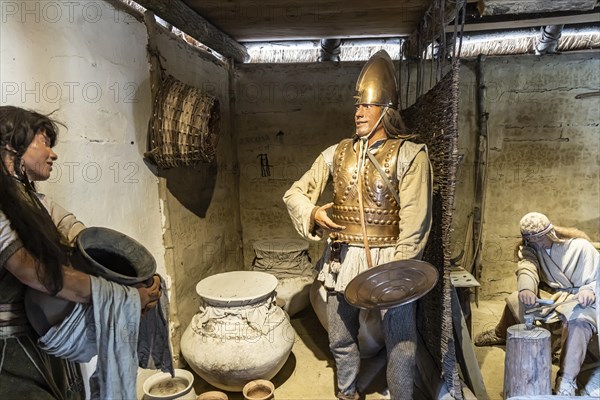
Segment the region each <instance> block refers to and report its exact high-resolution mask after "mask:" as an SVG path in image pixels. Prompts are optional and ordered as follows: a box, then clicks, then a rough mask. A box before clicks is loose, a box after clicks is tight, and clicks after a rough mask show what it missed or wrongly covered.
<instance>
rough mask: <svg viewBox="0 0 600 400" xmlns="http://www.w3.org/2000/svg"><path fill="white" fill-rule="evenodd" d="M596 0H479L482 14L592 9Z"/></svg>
mask: <svg viewBox="0 0 600 400" xmlns="http://www.w3.org/2000/svg"><path fill="white" fill-rule="evenodd" d="M595 5H596V0H479V2H478V8H479V13H480V14H481V15H506V14H511V15H515V14H530V13H545V12H556V11H590V10H592V9H593V8H594V7H595Z"/></svg>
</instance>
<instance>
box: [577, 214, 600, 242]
mask: <svg viewBox="0 0 600 400" xmlns="http://www.w3.org/2000/svg"><path fill="white" fill-rule="evenodd" d="M577 228H579V229H581V230H582V231H584V232H585V233H587V234H588V236H589V237H590V239H592V241H593V242H600V231H599V229H600V217H598V218H592V219H588V220H586V221H581V222H580V223H579V224H578V226H577Z"/></svg>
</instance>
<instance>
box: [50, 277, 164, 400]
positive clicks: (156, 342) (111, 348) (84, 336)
mask: <svg viewBox="0 0 600 400" xmlns="http://www.w3.org/2000/svg"><path fill="white" fill-rule="evenodd" d="M91 282H92V304H91V305H90V304H77V305H76V306H75V308H74V310H73V311H72V312H71V314H69V316H68V317H67V318H65V320H64V321H63V322H62V323H60V324H58V325H56V326H53V327H52V328H51V329H50V330H49V331H48V332H47V333H46V335H44V336H43V337H41V338H40V339H39V340H38V345H39V346H40V348H42V349H43V350H44V351H46V352H48V353H49V354H52V355H55V356H57V357H61V358H66V359H68V360H70V361H75V362H80V363H82V362H88V361H90V359H91V358H92V357H93V356H94V355H98V360H97V365H96V371H95V372H94V374H93V375H92V376H91V378H90V390H91V397H92V399H135V398H136V378H137V367H138V365H139V366H141V367H144V368H146V367H148V365H150V366H151V367H157V368H160V369H162V370H163V371H165V372H170V373H171V374H173V362H172V356H171V349H170V347H169V340H168V324H167V319H166V317H165V315H168V313H166V309H168V302H167V297H166V289H165V287H164V281H163V280H162V279H161V286H162V288H163V292H162V293H163V295H162V297H161V299H160V301H159V303H160V304H159V305H158V306H157V307H155V308H154V309H152V310H150V311H149V312H148V313H147V315H146V316H144V318H141V304H140V297H139V295H138V292H137V289H135V288H133V287H130V286H124V285H120V284H118V283H114V282H111V281H107V280H106V279H104V278H100V277H94V276H92V277H91ZM138 352H139V354H138Z"/></svg>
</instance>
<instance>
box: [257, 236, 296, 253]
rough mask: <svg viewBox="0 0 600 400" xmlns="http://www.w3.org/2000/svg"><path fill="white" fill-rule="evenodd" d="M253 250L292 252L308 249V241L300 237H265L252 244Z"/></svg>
mask: <svg viewBox="0 0 600 400" xmlns="http://www.w3.org/2000/svg"><path fill="white" fill-rule="evenodd" d="M252 246H253V247H254V249H255V250H260V251H265V252H271V253H293V252H298V251H303V250H308V242H307V241H306V240H302V239H266V240H257V241H256V242H254V243H253V244H252Z"/></svg>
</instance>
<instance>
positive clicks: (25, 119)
mask: <svg viewBox="0 0 600 400" xmlns="http://www.w3.org/2000/svg"><path fill="white" fill-rule="evenodd" d="M42 132H44V133H45V134H46V136H47V137H48V139H50V145H51V146H54V144H55V143H56V137H57V134H58V128H57V125H56V123H55V122H54V121H53V120H51V119H50V118H49V117H48V116H46V115H42V114H40V113H37V112H35V111H29V110H25V109H22V108H18V107H13V106H0V155H1V156H2V162H0V164H1V171H0V209H1V210H2V212H3V213H4V214H5V215H6V217H7V218H8V220H9V221H10V225H11V227H12V229H14V230H15V231H16V232H17V234H18V235H19V239H20V240H21V242H22V243H23V246H24V247H25V249H26V250H27V251H29V253H31V255H33V256H34V257H35V258H36V259H37V264H36V272H37V276H38V279H39V280H40V282H42V283H43V284H44V286H45V287H46V289H48V291H49V292H51V293H52V294H56V293H58V292H59V291H60V290H61V289H62V285H63V276H62V266H63V265H65V264H66V263H67V261H68V255H67V254H68V246H67V244H66V243H67V241H66V240H65V238H63V237H62V236H61V234H60V232H59V231H58V229H57V228H56V225H54V223H53V222H52V219H51V218H50V215H49V214H48V211H47V210H46V209H45V208H44V206H43V205H42V204H41V202H40V201H39V199H38V198H37V196H36V195H35V193H34V187H33V184H32V183H31V182H30V181H29V180H28V179H27V175H26V173H25V171H24V170H23V169H22V168H21V167H20V166H21V159H22V157H23V154H24V153H25V151H26V150H27V147H29V145H30V144H31V142H32V141H33V139H34V138H35V135H36V134H38V133H42ZM7 153H12V157H14V174H15V175H14V176H11V174H10V173H9V171H8V169H7V166H6V165H5V162H4V160H5V158H6V157H10V156H11V155H8V154H7Z"/></svg>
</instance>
